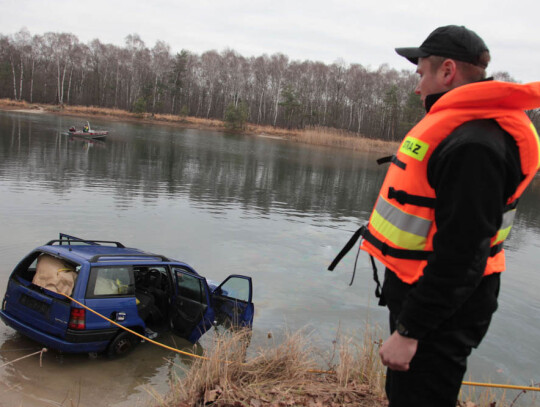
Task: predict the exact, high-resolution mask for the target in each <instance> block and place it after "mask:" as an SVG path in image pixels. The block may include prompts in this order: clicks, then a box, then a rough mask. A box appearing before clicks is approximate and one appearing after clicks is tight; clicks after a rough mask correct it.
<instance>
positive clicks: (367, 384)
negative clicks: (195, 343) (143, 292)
mask: <svg viewBox="0 0 540 407" xmlns="http://www.w3.org/2000/svg"><path fill="white" fill-rule="evenodd" d="M248 338H249V333H246V332H241V333H236V334H234V335H226V336H219V337H216V340H215V343H214V344H213V346H212V352H211V353H210V354H208V355H207V356H208V358H209V359H208V360H198V361H195V362H194V363H193V365H192V366H191V367H190V368H189V371H186V372H185V375H184V376H183V378H181V379H177V380H176V381H175V383H173V385H172V387H171V392H170V394H169V395H168V396H167V397H166V398H164V399H163V400H160V404H159V405H161V406H167V407H173V406H174V407H199V406H208V405H211V406H215V407H237V406H249V407H258V406H271V407H284V406H311V407H322V406H325V407H326V406H328V407H333V406H370V407H381V406H386V405H387V403H386V401H385V398H384V395H383V370H382V366H381V365H380V362H379V360H378V357H376V356H377V352H376V345H375V344H374V343H373V342H367V346H363V345H360V344H357V343H356V342H354V341H352V340H347V341H340V342H335V346H334V349H333V352H332V354H330V355H328V358H327V363H326V368H325V369H324V370H320V369H321V368H320V366H318V364H319V363H318V362H317V361H316V360H315V359H316V357H317V355H319V352H318V351H317V350H316V349H315V348H314V347H313V346H312V345H311V344H310V342H309V335H305V334H304V333H302V332H298V333H295V334H291V335H289V336H288V337H287V338H286V339H285V340H284V341H283V342H282V343H281V344H279V345H277V346H272V347H268V348H264V349H259V350H257V351H256V352H255V353H254V354H253V355H251V356H249V357H247V360H246V355H247V346H248V343H249V340H248ZM336 359H337V360H336ZM224 361H227V362H224Z"/></svg>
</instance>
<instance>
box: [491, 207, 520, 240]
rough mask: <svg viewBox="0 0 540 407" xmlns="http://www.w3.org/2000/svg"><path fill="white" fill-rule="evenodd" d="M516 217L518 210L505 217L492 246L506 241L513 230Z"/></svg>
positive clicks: (511, 211)
mask: <svg viewBox="0 0 540 407" xmlns="http://www.w3.org/2000/svg"><path fill="white" fill-rule="evenodd" d="M515 217H516V210H515V209H512V210H510V211H508V212H506V213H504V215H503V220H502V224H501V227H500V229H499V230H498V231H497V235H496V236H495V240H494V241H493V243H492V244H491V245H492V246H494V245H496V244H499V243H502V242H503V241H505V240H506V238H507V237H508V235H509V234H510V230H512V224H513V223H514V218H515Z"/></svg>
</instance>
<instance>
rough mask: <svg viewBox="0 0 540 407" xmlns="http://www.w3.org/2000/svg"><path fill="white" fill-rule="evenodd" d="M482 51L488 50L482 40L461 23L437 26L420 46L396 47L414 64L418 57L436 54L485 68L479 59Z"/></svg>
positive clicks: (398, 51) (416, 62) (399, 52)
mask: <svg viewBox="0 0 540 407" xmlns="http://www.w3.org/2000/svg"><path fill="white" fill-rule="evenodd" d="M484 51H488V52H489V50H488V48H487V46H486V44H485V43H484V40H482V38H480V37H479V36H478V34H476V33H475V32H474V31H471V30H469V29H468V28H465V27H464V26H462V25H461V26H459V25H447V26H444V27H439V28H437V29H436V30H435V31H433V32H432V33H431V34H429V36H428V37H427V38H426V40H425V41H424V42H423V43H422V45H420V47H417V48H416V47H412V48H396V52H397V53H398V54H399V55H401V56H402V57H405V58H407V59H408V60H409V61H411V62H412V63H413V64H415V65H416V64H418V58H426V57H429V56H430V55H436V56H441V57H446V58H451V59H455V60H457V61H463V62H468V63H470V64H473V65H478V66H481V67H483V68H486V67H487V64H485V63H483V62H481V61H480V55H481V54H482V53H483V52H484Z"/></svg>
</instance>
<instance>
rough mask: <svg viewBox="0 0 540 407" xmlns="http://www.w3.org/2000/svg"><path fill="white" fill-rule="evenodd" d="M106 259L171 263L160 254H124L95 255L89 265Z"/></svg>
mask: <svg viewBox="0 0 540 407" xmlns="http://www.w3.org/2000/svg"><path fill="white" fill-rule="evenodd" d="M106 257H111V258H115V259H118V261H122V260H124V259H126V258H133V257H135V258H141V261H144V259H143V258H146V259H152V258H154V259H155V258H158V259H160V260H161V261H171V260H170V259H169V258H168V257H165V256H163V255H161V254H154V253H141V254H137V253H135V254H128V253H126V254H96V255H95V256H93V257H92V258H91V259H90V263H97V262H98V261H99V260H100V259H102V258H106Z"/></svg>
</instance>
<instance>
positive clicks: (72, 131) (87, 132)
mask: <svg viewBox="0 0 540 407" xmlns="http://www.w3.org/2000/svg"><path fill="white" fill-rule="evenodd" d="M64 134H66V135H68V136H79V137H84V138H90V139H95V140H104V139H105V138H106V137H107V135H108V134H109V132H108V131H107V130H93V129H91V128H90V122H86V124H85V125H84V126H83V129H82V130H77V129H76V128H75V127H74V126H71V127H70V128H69V129H68V131H67V133H64Z"/></svg>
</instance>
